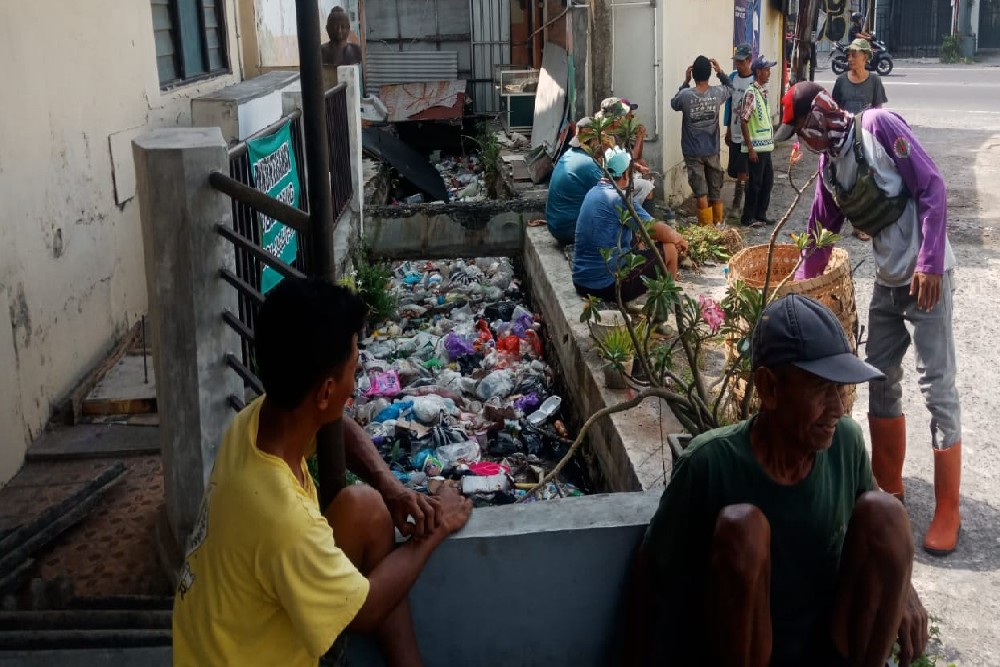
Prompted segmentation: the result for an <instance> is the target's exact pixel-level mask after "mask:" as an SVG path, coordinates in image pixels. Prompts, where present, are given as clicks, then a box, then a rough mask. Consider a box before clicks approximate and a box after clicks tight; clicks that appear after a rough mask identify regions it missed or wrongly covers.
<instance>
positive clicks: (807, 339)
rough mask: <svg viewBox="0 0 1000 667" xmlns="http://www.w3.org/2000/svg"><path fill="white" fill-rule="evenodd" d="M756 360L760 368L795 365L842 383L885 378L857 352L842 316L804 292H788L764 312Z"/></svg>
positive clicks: (754, 350)
mask: <svg viewBox="0 0 1000 667" xmlns="http://www.w3.org/2000/svg"><path fill="white" fill-rule="evenodd" d="M750 361H751V365H752V366H753V368H754V369H757V368H760V367H766V368H777V367H779V366H785V365H788V364H791V365H792V366H795V367H797V368H801V369H802V370H804V371H806V372H807V373H812V374H813V375H818V376H819V377H821V378H823V379H824V380H829V381H830V382H836V383H838V384H857V383H859V382H868V381H869V380H884V379H885V375H884V374H883V373H882V371H880V370H879V369H877V368H875V367H874V366H872V365H871V364H868V363H866V362H864V361H862V360H861V359H859V358H858V357H857V355H855V354H854V351H853V349H852V347H851V344H850V342H849V341H848V340H847V334H846V333H844V328H843V327H842V326H841V325H840V322H839V321H838V320H837V317H836V315H834V314H833V312H832V311H831V310H830V309H829V308H827V307H826V306H824V305H823V304H821V303H820V302H819V301H816V300H815V299H811V298H809V297H807V296H802V295H801V294H787V295H785V296H783V297H781V298H780V299H775V300H774V301H772V302H771V303H769V304H768V305H767V307H766V308H764V312H763V313H762V314H761V316H760V320H759V321H758V322H757V326H756V327H755V328H754V331H753V342H752V344H751V348H750Z"/></svg>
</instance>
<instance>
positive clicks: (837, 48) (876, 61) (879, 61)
mask: <svg viewBox="0 0 1000 667" xmlns="http://www.w3.org/2000/svg"><path fill="white" fill-rule="evenodd" d="M869 43H870V44H871V45H872V57H871V58H870V59H869V60H868V64H867V65H866V66H865V69H867V70H868V71H869V72H877V73H878V75H879V76H889V74H890V73H891V72H892V68H893V66H894V63H893V62H892V55H891V54H890V53H889V50H888V49H887V48H885V42H883V41H882V40H880V39H876V38H875V37H874V36H873V37H872V38H871V39H870V40H869ZM830 69H832V70H833V73H834V74H843V73H844V72H846V71H847V69H848V67H847V47H846V46H845V45H844V44H841V43H840V42H834V43H833V51H832V52H831V54H830Z"/></svg>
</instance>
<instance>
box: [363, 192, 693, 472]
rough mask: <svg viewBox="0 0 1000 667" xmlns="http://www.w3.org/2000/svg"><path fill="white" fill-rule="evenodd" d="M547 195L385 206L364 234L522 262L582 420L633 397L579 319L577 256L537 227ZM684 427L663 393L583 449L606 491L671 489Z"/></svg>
mask: <svg viewBox="0 0 1000 667" xmlns="http://www.w3.org/2000/svg"><path fill="white" fill-rule="evenodd" d="M544 207H545V204H544V200H543V199H539V198H529V199H519V200H512V201H507V202H477V203H470V204H446V205H415V206H410V207H384V208H379V209H376V210H374V211H372V212H371V214H370V215H369V216H367V217H366V221H365V237H366V241H367V243H368V245H369V247H370V248H371V251H372V253H373V254H374V255H375V256H377V257H380V258H385V259H391V260H397V259H417V258H420V259H448V258H456V257H470V256H507V257H511V258H512V259H514V260H515V263H516V264H517V265H518V266H519V268H520V270H521V276H522V278H523V281H524V288H525V290H526V291H527V292H528V293H529V294H530V299H531V303H532V306H533V309H534V310H535V312H538V313H539V314H540V315H541V317H542V321H543V322H544V323H545V326H546V330H547V333H548V340H549V342H548V344H547V347H548V349H547V350H546V352H545V359H546V360H547V361H548V362H549V363H550V364H551V365H553V366H554V367H555V368H556V369H557V374H558V375H559V376H561V378H562V382H561V383H562V386H563V387H566V388H572V390H569V391H566V392H564V394H563V395H562V396H563V399H564V400H563V413H564V414H567V413H568V416H569V417H570V419H571V422H572V423H573V424H574V425H575V426H579V425H580V424H582V423H583V421H584V420H585V419H586V418H587V417H589V416H590V415H591V414H593V413H594V412H596V411H597V410H600V409H601V408H603V407H605V406H607V405H614V404H615V403H617V402H619V401H621V400H624V399H626V398H628V394H627V393H626V392H625V391H611V390H608V389H606V388H605V387H604V382H603V379H602V373H601V365H600V362H599V360H598V359H597V356H596V354H595V353H594V352H593V351H592V348H593V344H592V342H591V340H590V336H589V332H588V330H587V328H586V326H585V325H583V324H581V323H580V322H579V314H580V309H581V304H582V302H581V300H580V298H579V296H577V294H576V292H575V291H574V289H573V284H572V275H571V269H570V265H569V262H568V261H567V259H566V257H565V256H564V253H563V250H562V249H561V248H560V247H559V246H558V245H557V244H556V243H555V241H554V240H553V239H552V237H551V236H550V235H549V233H548V231H547V230H546V229H545V227H544V226H543V227H528V225H527V223H528V221H529V220H532V219H536V218H542V217H544ZM678 431H680V426H679V425H678V424H677V422H676V420H675V419H674V417H673V415H672V414H670V412H669V410H668V409H667V408H666V406H665V405H662V404H661V403H660V400H659V399H648V400H647V401H645V402H644V403H642V404H641V405H640V406H639V407H637V408H635V409H633V410H630V411H628V412H624V413H618V414H615V415H612V416H611V417H609V418H607V419H604V420H601V422H599V423H598V424H595V426H594V428H593V429H592V431H591V435H590V436H589V438H588V443H587V446H585V447H584V448H583V449H582V452H583V456H584V459H585V460H586V464H587V466H586V467H587V472H588V475H589V478H590V481H591V482H592V485H593V488H594V489H595V490H598V491H603V492H620V491H641V490H644V489H651V488H656V487H662V485H663V483H664V480H665V479H667V478H668V477H669V474H670V462H671V452H670V444H669V441H668V436H669V435H670V434H673V433H676V432H678Z"/></svg>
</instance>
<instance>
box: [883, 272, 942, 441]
mask: <svg viewBox="0 0 1000 667" xmlns="http://www.w3.org/2000/svg"><path fill="white" fill-rule="evenodd" d="M952 274H953V271H947V272H945V274H944V276H943V278H942V280H941V300H940V301H938V303H937V305H936V306H934V308H932V309H931V310H930V311H924V310H917V297H916V296H910V286H909V285H904V286H903V287H886V286H885V285H879V284H877V283H876V285H875V290H874V292H873V293H872V301H871V305H869V306H868V343H867V345H866V347H865V351H866V353H867V355H868V358H867V361H868V363H870V364H871V365H872V366H875V367H876V368H878V369H879V370H880V371H882V372H883V373H885V377H886V379H885V380H875V381H873V382H869V383H868V391H869V406H868V412H869V413H870V414H872V415H873V416H875V417H899V416H900V415H902V414H903V400H902V398H903V389H902V386H901V384H900V383H901V381H902V379H903V355H904V354H906V349H907V348H908V347H909V346H910V342H911V340H912V342H913V346H914V351H915V352H916V355H917V374H918V376H919V378H918V380H917V381H918V382H919V384H920V391H921V393H922V394H923V395H924V404H925V405H926V406H927V410H928V411H929V412H930V413H931V444H932V445H933V447H934V448H935V449H947V448H949V447H951V446H952V445H954V444H955V443H957V442H959V441H960V440H961V439H962V424H961V416H962V410H961V406H960V405H959V401H958V389H957V388H956V387H955V375H956V371H957V367H956V362H955V339H954V337H953V335H952V328H951V316H952V308H953V302H954V290H955V287H954V276H953V275H952ZM907 323H909V324H910V325H911V326H912V327H913V335H912V338H911V336H910V332H909V331H907V328H906V324H907Z"/></svg>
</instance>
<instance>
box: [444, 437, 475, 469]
mask: <svg viewBox="0 0 1000 667" xmlns="http://www.w3.org/2000/svg"><path fill="white" fill-rule="evenodd" d="M434 454H435V456H437V458H438V459H439V460H440V461H441V462H442V463H444V465H445V467H448V466H450V465H458V464H460V463H464V464H470V463H475V462H476V461H478V460H479V456H480V452H479V443H477V442H476V441H475V440H467V441H466V442H457V443H455V444H451V445H442V446H441V447H438V448H437V449H435V450H434Z"/></svg>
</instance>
